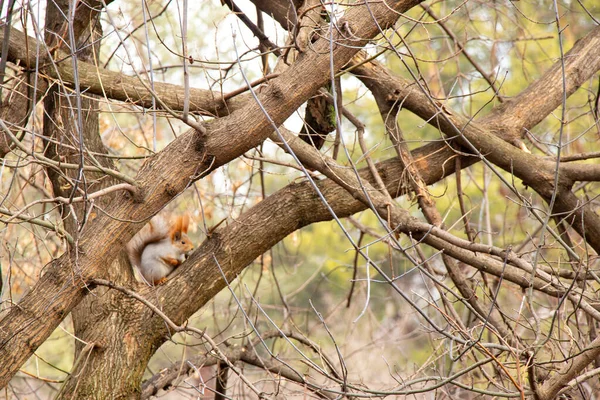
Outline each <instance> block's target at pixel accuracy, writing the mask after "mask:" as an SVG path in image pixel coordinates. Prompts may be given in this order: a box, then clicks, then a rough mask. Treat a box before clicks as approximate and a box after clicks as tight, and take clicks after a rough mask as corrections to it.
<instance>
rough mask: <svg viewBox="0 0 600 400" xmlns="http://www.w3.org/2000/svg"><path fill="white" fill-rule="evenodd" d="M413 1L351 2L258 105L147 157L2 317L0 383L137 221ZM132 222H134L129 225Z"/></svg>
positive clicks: (246, 140)
mask: <svg viewBox="0 0 600 400" xmlns="http://www.w3.org/2000/svg"><path fill="white" fill-rule="evenodd" d="M418 3H419V1H416V0H402V1H387V2H385V3H376V4H371V5H369V8H370V9H369V10H367V9H366V7H365V6H364V5H360V6H356V7H352V8H351V9H349V10H348V12H347V14H346V16H345V18H344V20H342V21H341V23H343V24H344V26H345V27H346V29H349V30H350V31H337V32H336V33H335V37H334V41H335V43H336V46H334V48H333V49H330V47H331V46H330V43H329V41H328V40H326V39H320V40H318V41H317V42H315V44H314V51H311V52H307V53H304V54H303V55H302V56H301V57H299V59H298V60H297V61H296V62H295V63H294V64H293V65H292V66H291V67H290V69H289V70H287V71H286V72H285V73H283V74H282V75H280V76H279V77H278V78H276V79H274V80H273V81H272V82H271V83H270V84H269V85H267V87H266V88H265V90H264V91H263V92H262V93H261V94H260V96H259V97H260V103H261V106H259V104H257V103H254V102H250V103H249V104H247V105H246V106H245V107H243V108H242V109H240V110H238V111H236V112H235V113H233V114H232V115H231V116H230V117H227V118H223V119H219V120H215V121H211V122H210V123H208V124H206V130H207V134H206V135H201V134H199V133H198V132H195V131H188V132H186V133H185V134H183V135H181V136H180V137H179V138H178V139H177V140H175V141H174V142H172V143H171V144H170V145H169V146H168V147H167V148H165V149H164V150H163V151H161V152H160V153H158V154H157V155H155V156H153V157H151V158H149V159H148V161H146V163H145V164H144V166H143V167H142V168H141V170H140V172H139V174H138V176H137V182H138V189H139V196H134V197H132V196H128V195H123V196H120V197H119V196H117V197H116V198H115V201H114V202H113V203H111V205H110V206H109V207H107V209H105V210H103V212H102V213H100V214H98V216H97V217H96V218H95V219H93V220H91V221H89V222H88V224H87V226H85V227H84V229H83V230H82V232H81V236H80V239H79V242H78V243H77V247H76V248H74V249H72V250H71V251H70V252H68V253H67V254H65V255H63V256H62V257H60V258H59V259H57V260H56V261H54V262H52V263H51V264H50V265H49V266H48V267H47V268H46V273H45V274H44V275H43V276H42V277H41V278H40V280H39V281H38V282H37V283H36V285H35V286H34V287H33V288H32V290H31V291H30V292H29V293H28V294H27V295H25V296H24V298H23V299H22V300H21V302H20V303H19V304H18V305H16V306H14V307H12V308H10V309H9V310H8V311H7V312H6V313H5V314H4V315H3V317H2V320H0V358H1V359H2V360H3V363H4V366H5V368H3V369H2V371H1V373H0V387H3V386H5V385H6V384H7V382H8V381H9V380H10V378H11V377H12V376H13V375H14V374H15V373H16V371H17V370H18V369H19V367H20V366H21V365H22V364H23V363H24V362H25V361H26V360H27V359H28V358H29V356H30V355H31V354H32V353H33V351H35V349H37V348H38V347H39V345H40V344H41V343H43V342H44V341H45V340H46V338H47V337H48V336H49V335H50V333H51V332H52V331H53V330H54V328H56V326H58V324H59V323H60V321H62V320H63V318H64V317H65V316H66V315H67V313H68V312H70V311H71V310H72V309H73V307H74V306H75V305H77V304H78V303H79V302H80V301H81V299H82V298H83V296H84V295H85V294H86V293H87V291H88V288H87V287H86V281H87V280H88V279H90V278H93V277H103V276H104V275H105V271H103V268H105V266H106V265H110V263H111V262H112V260H113V259H114V258H115V257H116V256H117V254H118V253H119V252H120V251H121V250H122V248H123V246H124V244H125V243H126V242H127V241H128V240H129V239H130V238H131V237H132V236H133V234H134V233H135V232H136V230H139V229H140V228H141V226H142V222H143V221H145V220H147V219H148V218H149V217H150V216H152V215H153V214H155V213H156V212H158V211H159V210H160V209H162V208H163V207H164V206H165V205H166V204H167V203H168V202H169V201H170V200H172V199H173V197H175V196H176V195H178V194H179V193H181V192H182V191H183V190H184V189H185V188H187V187H188V185H189V184H190V183H191V182H194V181H195V180H197V179H200V178H201V177H202V176H205V175H206V174H207V173H208V172H210V171H212V170H214V169H215V168H217V167H218V166H220V165H223V164H225V163H227V162H229V161H231V160H232V159H234V158H236V157H238V156H239V155H241V154H243V153H244V152H245V151H247V150H248V149H251V148H253V147H255V146H256V145H258V144H259V143H260V142H262V141H263V140H264V139H265V138H266V137H267V136H268V135H269V133H270V132H271V131H272V129H273V124H275V125H276V126H277V125H280V124H281V123H283V121H284V120H285V119H287V117H288V116H289V115H291V114H292V113H293V112H294V111H295V110H296V109H297V108H298V107H299V106H300V105H301V104H302V103H303V102H304V101H306V99H308V98H309V97H310V96H311V95H313V94H314V93H315V92H316V91H317V90H318V89H319V88H320V87H321V86H323V85H324V84H325V82H326V81H327V80H328V77H329V74H328V71H329V69H330V53H329V52H330V50H331V51H332V52H333V57H334V69H336V70H338V69H340V68H341V67H342V66H343V65H345V64H346V63H347V62H348V61H349V60H350V59H351V58H352V57H353V56H354V55H355V54H356V53H357V52H358V51H359V49H360V48H361V47H362V46H364V45H365V44H366V43H367V42H368V41H369V39H370V38H372V37H373V36H375V35H376V34H378V32H379V29H378V27H377V24H374V23H373V20H372V17H371V15H373V16H374V17H375V18H376V19H377V22H378V24H379V25H380V26H383V27H388V26H390V25H391V24H393V23H394V22H395V21H396V19H397V18H398V17H399V14H398V12H404V11H406V10H408V9H410V8H411V7H413V6H415V5H416V4H418ZM350 32H351V33H352V35H349V33H350ZM261 107H264V111H265V113H263V110H262V109H261ZM266 115H268V117H267V116H266ZM132 221H133V222H138V223H136V224H132V223H131V222H132ZM159 290H160V289H159ZM178 300H179V301H181V299H178Z"/></svg>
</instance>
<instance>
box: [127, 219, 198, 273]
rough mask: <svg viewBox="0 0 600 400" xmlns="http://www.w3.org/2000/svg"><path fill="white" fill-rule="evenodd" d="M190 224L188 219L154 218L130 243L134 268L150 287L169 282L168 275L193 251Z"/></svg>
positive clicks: (130, 258) (128, 249) (128, 246)
mask: <svg viewBox="0 0 600 400" xmlns="http://www.w3.org/2000/svg"><path fill="white" fill-rule="evenodd" d="M189 222H190V220H189V217H188V216H187V215H184V216H181V217H177V218H175V219H174V220H173V221H170V222H169V221H167V220H165V218H163V217H160V216H159V217H154V218H153V219H152V220H151V221H150V223H148V224H147V225H146V226H144V227H143V228H142V230H140V231H139V232H138V233H137V234H136V235H135V236H134V237H133V238H132V239H131V241H130V242H129V243H127V246H126V249H127V255H128V256H129V261H130V262H131V265H132V266H133V267H134V268H136V267H137V269H138V270H139V272H140V273H141V275H142V276H143V278H144V280H145V281H146V282H147V283H148V284H150V285H159V284H161V283H164V282H166V280H167V275H169V274H170V273H171V272H173V270H174V269H175V268H177V267H178V266H180V265H181V263H183V262H184V261H185V260H186V258H187V256H188V255H189V254H190V253H191V252H192V250H194V245H193V244H192V241H191V240H190V238H189V237H188V235H187V230H188V225H189Z"/></svg>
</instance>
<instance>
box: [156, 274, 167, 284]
mask: <svg viewBox="0 0 600 400" xmlns="http://www.w3.org/2000/svg"><path fill="white" fill-rule="evenodd" d="M166 281H167V277H166V276H165V277H162V278H160V279H159V280H157V281H156V282H154V286H158V285H162V284H163V283H165V282H166Z"/></svg>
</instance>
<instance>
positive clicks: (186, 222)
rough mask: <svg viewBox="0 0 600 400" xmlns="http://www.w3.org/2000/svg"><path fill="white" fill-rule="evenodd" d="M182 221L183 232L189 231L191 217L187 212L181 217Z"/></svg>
mask: <svg viewBox="0 0 600 400" xmlns="http://www.w3.org/2000/svg"><path fill="white" fill-rule="evenodd" d="M180 222H181V225H180V227H181V232H183V233H187V231H188V226H189V225H190V217H189V216H188V215H187V214H186V215H184V216H182V217H180Z"/></svg>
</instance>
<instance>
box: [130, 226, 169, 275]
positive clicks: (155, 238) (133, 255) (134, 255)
mask: <svg viewBox="0 0 600 400" xmlns="http://www.w3.org/2000/svg"><path fill="white" fill-rule="evenodd" d="M170 230H171V226H170V224H169V222H168V221H167V219H166V218H164V217H163V216H156V217H154V218H152V219H151V220H150V222H149V223H147V224H146V225H145V226H144V227H143V228H142V229H141V230H140V231H139V232H138V233H137V234H136V235H135V236H134V237H133V238H131V240H130V241H129V243H127V245H126V246H125V249H126V251H127V256H128V257H129V262H130V263H131V265H133V266H136V267H139V266H140V264H141V262H142V252H143V251H144V248H145V247H146V246H147V245H149V244H151V243H156V242H159V241H161V240H162V239H164V238H165V237H168V236H169V231H170Z"/></svg>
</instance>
